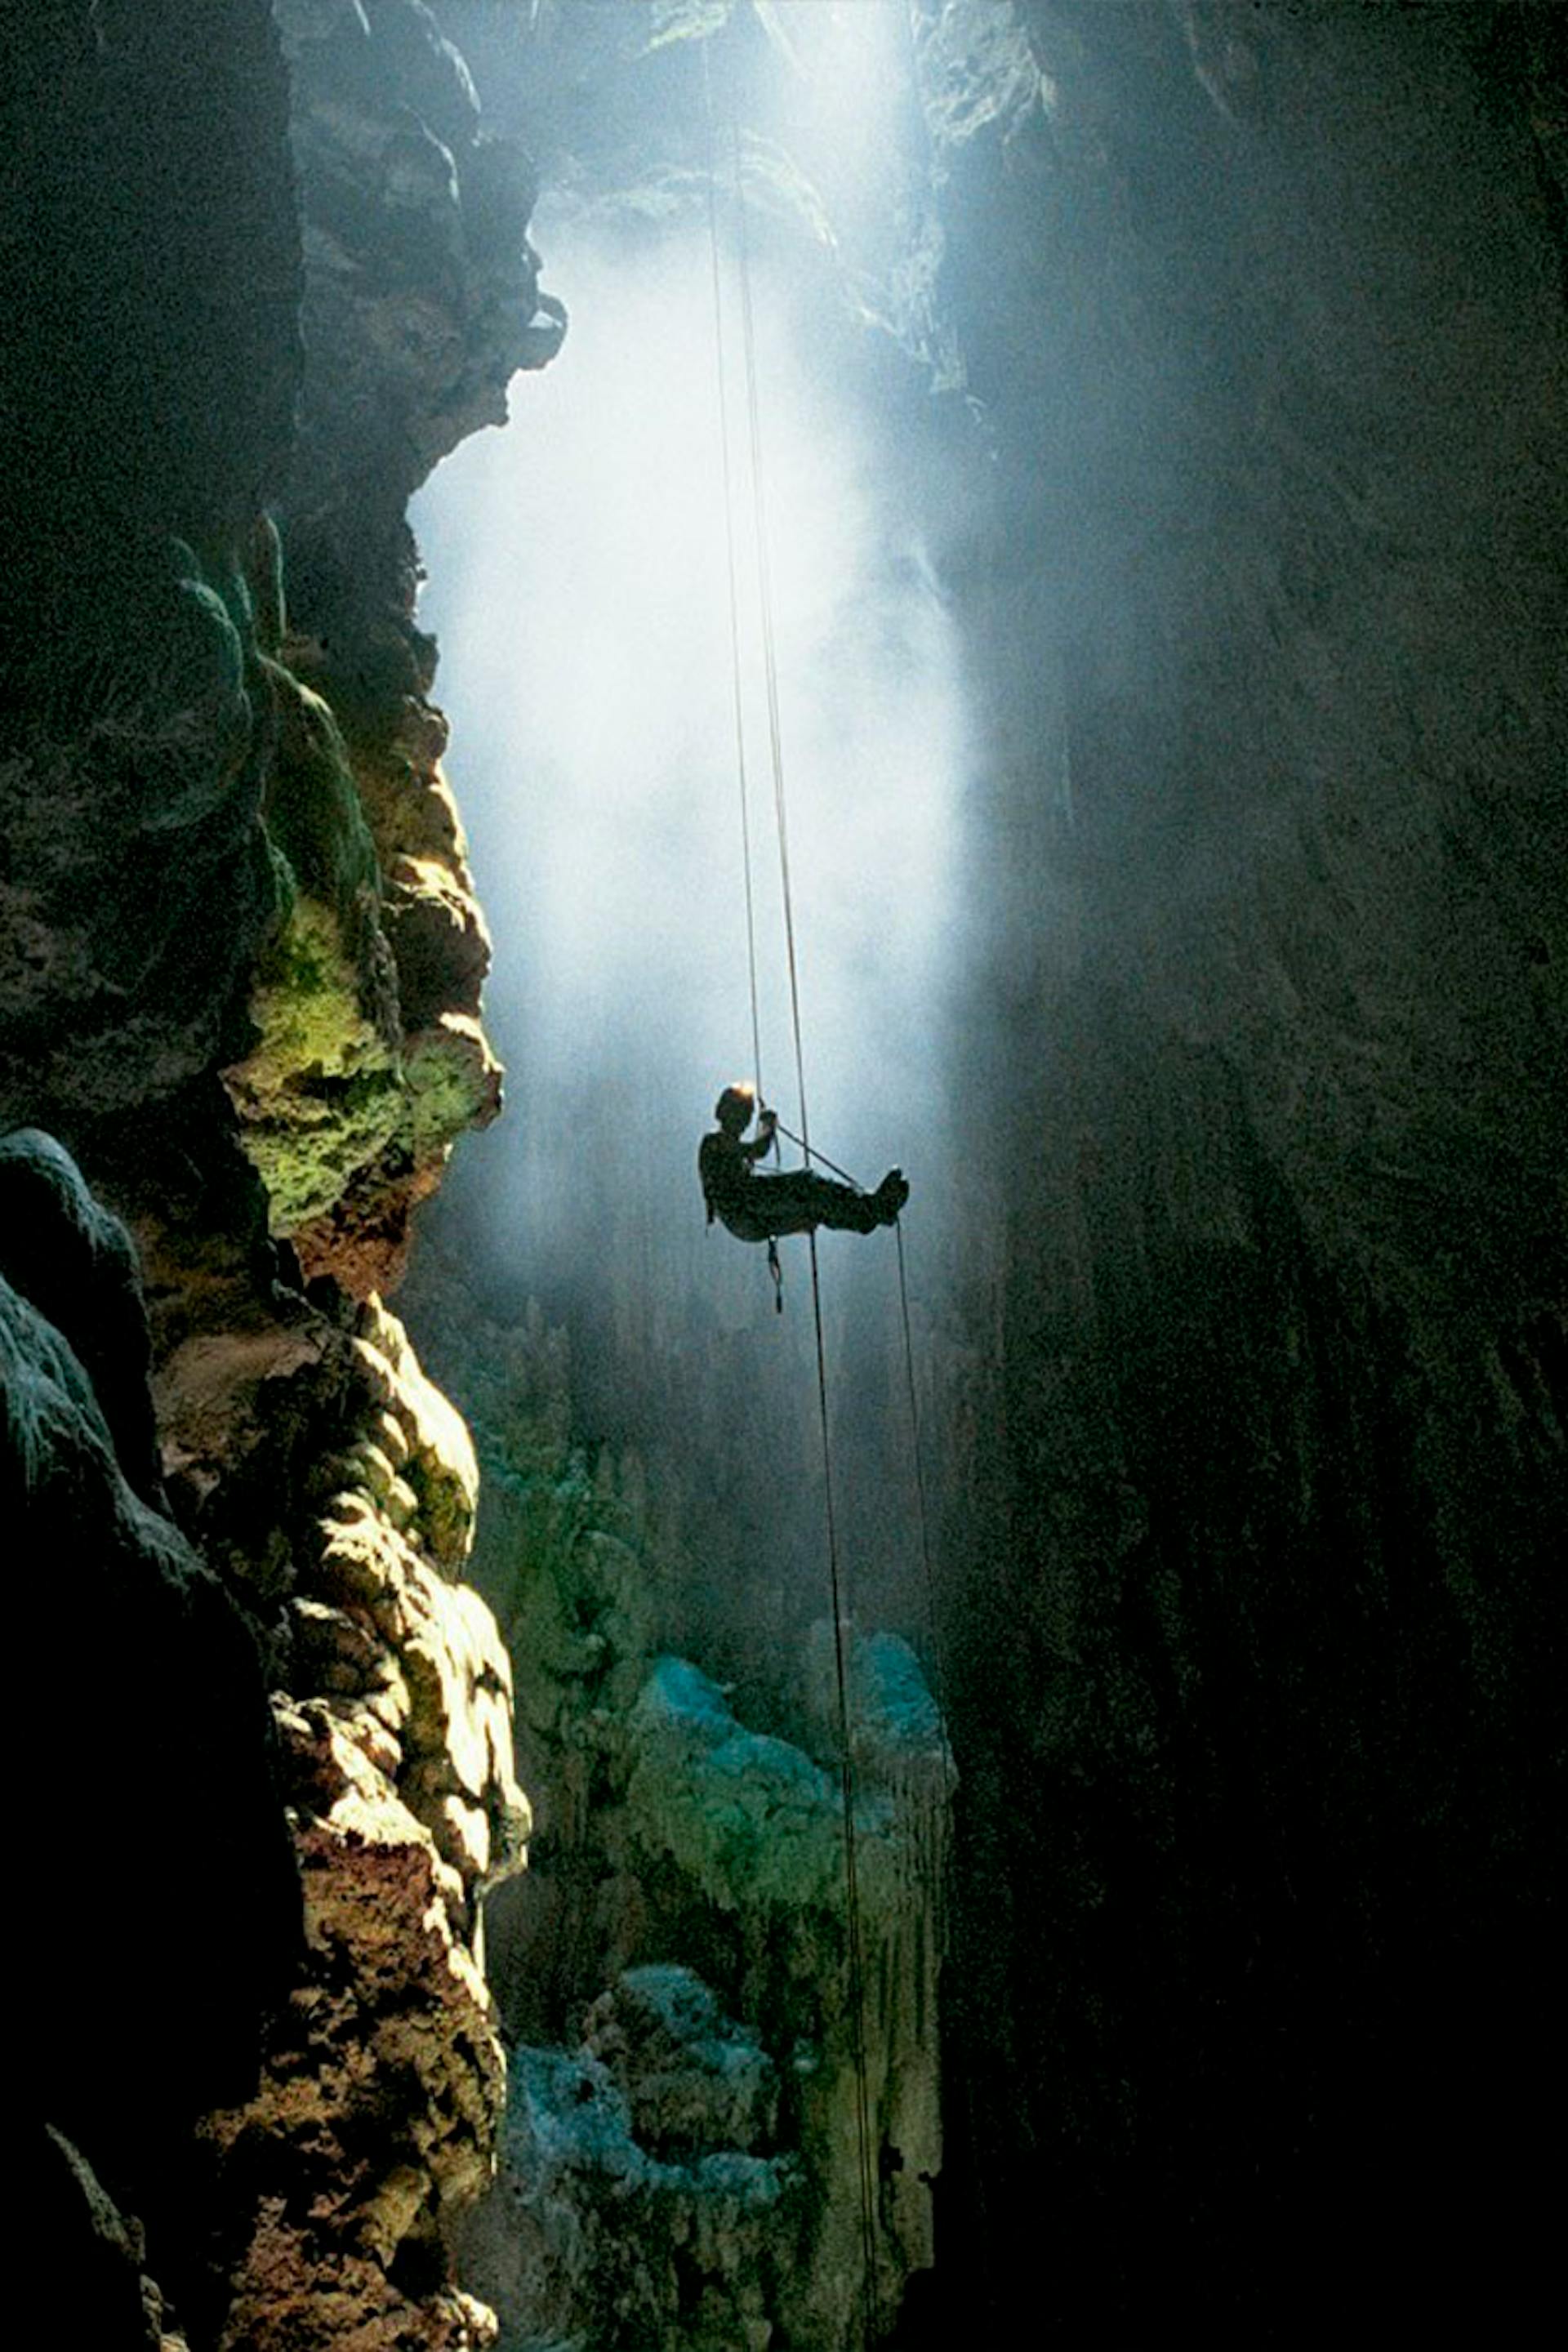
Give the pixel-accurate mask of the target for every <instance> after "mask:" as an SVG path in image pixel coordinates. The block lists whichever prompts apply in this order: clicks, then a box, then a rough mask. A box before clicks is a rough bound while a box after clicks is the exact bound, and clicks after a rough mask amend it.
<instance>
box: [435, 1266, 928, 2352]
mask: <svg viewBox="0 0 1568 2352" xmlns="http://www.w3.org/2000/svg"><path fill="white" fill-rule="evenodd" d="M413 1307H414V1311H415V1312H416V1316H417V1318H418V1321H419V1326H420V1328H421V1330H422V1332H423V1333H425V1335H426V1344H427V1345H428V1346H429V1347H430V1348H431V1349H432V1350H433V1352H434V1353H435V1355H436V1357H437V1360H439V1362H440V1364H441V1367H442V1371H443V1376H444V1378H445V1379H446V1380H447V1381H448V1382H449V1383H450V1385H451V1386H452V1388H453V1390H454V1392H455V1393H456V1394H458V1396H460V1397H461V1398H462V1400H463V1402H464V1404H465V1408H466V1410H467V1411H468V1414H469V1416H470V1418H471V1420H472V1423H473V1426H474V1430H475V1433H476V1440H477V1444H478V1447H479V1457H480V1460H481V1462H482V1463H483V1465H484V1486H483V1500H482V1505H481V1513H480V1531H479V1539H478V1546H477V1549H476V1555H475V1564H474V1573H475V1575H476V1578H477V1579H478V1580H479V1583H480V1585H481V1587H482V1589H483V1591H485V1593H486V1595H487V1597H488V1598H489V1600H490V1601H492V1602H493V1604H494V1606H495V1609H496V1612H497V1615H498V1618H499V1619H500V1623H501V1625H502V1627H503V1629H504V1631H505V1633H506V1635H507V1638H508V1642H509V1644H510V1648H511V1651H512V1654H513V1658H514V1661H515V1664H516V1668H517V1675H518V1727H519V1746H520V1753H521V1756H522V1757H523V1759H524V1764H523V1769H524V1772H525V1775H526V1777H527V1779H528V1781H529V1785H530V1788H531V1791H532V1792H533V1794H534V1796H535V1798H536V1801H537V1803H538V1806H539V1809H540V1816H541V1831H540V1836H539V1839H538V1841H537V1843H536V1851H535V1855H534V1865H535V1866H534V1868H533V1869H532V1870H531V1873H530V1877H529V1880H528V1882H527V1883H526V1885H524V1884H521V1883H519V1884H518V1885H515V1886H514V1887H512V1888H510V1889H502V1890H500V1894H499V1895H498V1897H497V1899H496V1901H495V1903H494V1905H493V1906H491V1918H490V1926H491V1930H492V1936H491V1949H492V1957H491V1967H492V1976H493V1979H494V1981H495V1984H496V1987H497V1990H498V1997H499V1999H500V2004H501V2009H502V2013H503V2017H504V2018H505V2019H506V2021H507V2022H508V2024H509V2026H510V2030H511V2032H512V2034H513V2035H514V2036H515V2046H514V2048H513V2050H512V2053H511V2058H510V2070H509V2071H510V2080H511V2084H512V2093H511V2106H510V2120H509V2123H508V2126H507V2139H506V2143H505V2146H504V2147H503V2154H502V2169H501V2177H500V2180H499V2182H498V2185H497V2188H496V2190H495V2193H494V2195H493V2197H492V2199H491V2200H490V2201H489V2205H488V2206H486V2207H483V2208H481V2209H480V2210H479V2212H478V2213H477V2214H476V2215H475V2217H474V2219H473V2221H471V2222H470V2223H468V2225H466V2226H465V2228H464V2231H463V2233H462V2238H461V2246H462V2252H463V2259H464V2263H465V2265H466V2267H467V2268H468V2273H469V2275H470V2276H471V2277H472V2279H473V2281H474V2283H475V2284H476V2286H477V2287H478V2288H479V2291H481V2292H482V2293H484V2294H486V2295H487V2296H488V2297H489V2298H490V2299H491V2300H492V2301H493V2302H494V2303H495V2305H496V2306H497V2309H498V2312H499V2313H500V2318H501V2324H502V2329H503V2338H502V2340H503V2343H504V2344H506V2345H508V2346H511V2345H516V2346H518V2347H521V2346H523V2345H525V2344H528V2343H531V2342H536V2341H542V2340H544V2339H545V2338H546V2337H547V2336H560V2337H562V2338H563V2339H570V2340H571V2341H573V2342H580V2343H582V2344H584V2345H595V2346H598V2345H604V2346H606V2347H607V2346H609V2345H612V2344H627V2345H632V2344H636V2345H637V2346H639V2347H641V2346H648V2347H652V2346H656V2345H658V2346H668V2347H671V2352H674V2347H678V2346H685V2345H688V2344H689V2343H691V2342H699V2341H700V2342H702V2343H711V2344H712V2345H714V2346H715V2347H717V2346H719V2345H721V2344H731V2343H733V2344H742V2343H755V2344H757V2345H765V2344H767V2343H769V2342H771V2341H774V2340H779V2339H783V2340H787V2341H788V2342H790V2343H792V2344H799V2345H801V2346H802V2347H816V2346H820V2347H824V2352H826V2347H834V2346H837V2345H839V2344H842V2343H844V2342H846V2341H849V2340H853V2337H854V2336H855V2333H856V2331H857V2330H858V2328H859V2327H860V2326H862V2323H863V2321H864V2318H865V2315H866V2312H867V2310H868V2308H873V2307H874V2308H875V2310H876V2311H877V2313H878V2315H879V2321H880V2324H881V2325H882V2326H887V2325H888V2324H889V2323H890V2321H891V2320H892V2318H893V2316H894V2315H895V2314H896V2312H897V2310H898V2308H899V2305H900V2299H901V2298H902V2296H903V2294H904V2293H905V2290H906V2286H907V2284H908V2282H909V2280H910V2277H911V2276H912V2275H913V2274H914V2273H918V2272H921V2271H922V2270H925V2269H927V2268H929V2266H930V2264H931V2261H932V2256H933V2216H932V2204H931V2190H932V2183H933V2181H934V2179H935V2178H936V2176H937V2174H938V2173H939V2171H940V2170H941V2164H942V2119H941V2114H940V2102H939V2083H940V2038H939V2034H938V2030H937V1986H938V1980H939V1976H940V1972H941V1967H942V1916H943V1887H944V1883H945V1876H946V1869H947V1827H948V1821H949V1816H950V1811H951V1806H952V1761H951V1758H950V1756H949V1753H948V1749H947V1746H946V1742H945V1738H944V1737H943V1734H942V1726H941V1722H940V1719H939V1717H938V1715H937V1711H936V1708H935V1706H934V1704H933V1702H932V1700H931V1694H930V1691H929V1689H928V1688H927V1685H926V1683H925V1680H924V1677H923V1675H922V1674H921V1668H920V1665H919V1664H918V1662H917V1660H916V1658H915V1656H914V1654H913V1652H912V1651H911V1650H910V1647H909V1645H908V1644H907V1643H904V1642H902V1641H900V1640H899V1639H898V1638H897V1637H895V1636H893V1635H891V1634H886V1633H881V1634H874V1635H870V1636H866V1637H858V1636H856V1635H855V1634H854V1633H853V1632H852V1631H851V1632H850V1633H849V1637H848V1641H847V1665H848V1682H847V1699H848V1705H849V1710H850V1719H851V1727H852V1749H851V1772H850V1780H851V1784H852V1790H853V1796H852V1801H853V1806H854V1812H853V1821H854V1844H855V1858H856V1874H857V1885H858V1922H857V1924H858V1950H857V1952H856V1953H855V1954H854V1955H853V1956H852V1954H851V1948H850V1930H849V1916H848V1906H847V1880H846V1868H847V1856H846V1837H845V1818H846V1816H845V1788H844V1781H843V1775H842V1755H841V1743H840V1738H839V1729H838V1696H837V1665H836V1661H835V1655H834V1643H833V1639H832V1633H831V1628H830V1627H828V1626H826V1625H822V1626H819V1627H817V1628H816V1630H815V1631H814V1632H813V1633H812V1634H811V1636H810V1638H809V1640H808V1642H807V1643H806V1645H805V1655H804V1658H803V1660H802V1662H801V1667H802V1670H801V1671H800V1672H799V1673H797V1674H796V1675H794V1676H793V1677H791V1678H790V1682H791V1686H792V1688H793V1693H794V1712H793V1717H792V1719H791V1721H790V1723H789V1726H788V1731H789V1735H790V1736H788V1737H781V1736H779V1733H778V1732H776V1731H775V1732H762V1731H758V1730H755V1729H752V1728H751V1727H749V1726H748V1725H747V1724H746V1723H745V1722H744V1721H743V1720H742V1719H741V1718H740V1717H739V1716H738V1715H737V1713H736V1712H735V1710H734V1708H733V1707H732V1706H731V1700H730V1697H729V1696H728V1695H727V1694H726V1692H725V1691H724V1690H723V1689H722V1688H721V1686H720V1685H718V1684H717V1683H716V1682H715V1681H714V1680H713V1679H712V1677H711V1676H710V1675H709V1674H707V1673H705V1672H704V1671H703V1670H702V1669H701V1668H700V1667H699V1666H698V1665H696V1664H693V1663H692V1662H690V1661H689V1660H688V1659H685V1658H682V1657H679V1656H677V1655H673V1654H669V1653H668V1652H662V1651H661V1650H660V1647H659V1640H660V1627H661V1621H662V1620H663V1619H664V1618H666V1617H667V1616H668V1612H669V1608H670V1605H671V1604H670V1598H669V1593H668V1587H669V1585H670V1583H671V1580H672V1578H671V1556H670V1551H669V1549H668V1548H669V1546H670V1543H671V1538H670V1535H669V1532H668V1528H667V1529H666V1530H665V1531H664V1532H663V1534H662V1535H659V1536H656V1535H655V1533H654V1527H653V1519H652V1515H651V1513H650V1509H649V1507H648V1504H647V1498H646V1494H645V1491H644V1486H643V1482H642V1480H641V1478H640V1476H639V1474H638V1472H637V1466H636V1465H633V1464H621V1465H616V1464H615V1463H613V1462H611V1461H610V1460H609V1459H608V1458H604V1459H601V1460H600V1461H599V1463H598V1464H597V1465H595V1464H593V1463H592V1462H591V1461H590V1459H589V1457H588V1456H587V1454H585V1453H584V1451H583V1450H582V1449H580V1448H577V1447H575V1446H574V1444H573V1443H572V1439H571V1401H570V1382H569V1378H568V1374H567V1369H566V1358H565V1349H564V1345H563V1340H562V1338H561V1335H560V1334H558V1333H552V1332H551V1331H550V1330H549V1329H548V1328H547V1327H546V1326H545V1325H544V1324H543V1322H542V1318H540V1317H539V1316H538V1314H537V1312H534V1313H532V1314H531V1315H530V1316H528V1317H527V1318H524V1320H523V1321H522V1322H521V1324H520V1325H518V1326H515V1327H512V1328H500V1327H498V1326H496V1325H494V1324H492V1323H490V1322H489V1321H488V1320H487V1318H485V1317H484V1316H483V1315H482V1313H480V1312H479V1309H478V1307H477V1306H476V1305H475V1303H474V1302H473V1301H472V1300H471V1299H466V1298H465V1297H464V1295H463V1293H462V1291H461V1288H460V1286H459V1284H458V1282H457V1280H456V1279H455V1278H454V1276H453V1272H452V1269H450V1268H446V1269H444V1270H442V1269H432V1268H431V1267H430V1266H428V1265H427V1266H426V1269H425V1271H424V1272H422V1273H421V1274H420V1275H419V1276H416V1282H415V1286H414V1294H413ZM780 1728H781V1729H783V1728H784V1727H782V1726H781V1727H780ZM862 2070H863V2071H862ZM862 2090H863V2095H864V2113H863V2122H864V2131H865V2147H864V2152H865V2156H866V2158H867V2161H868V2166H869V2169H870V2180H869V2183H868V2186H869V2190H870V2207H871V2210H870V2214H869V2234H870V2237H871V2239H872V2242H873V2249H874V2251H873V2252H872V2253H871V2254H870V2255H869V2257H868V2246H867V2234H868V2214H867V2211H866V2209H865V2206H864V2204H863V2200H862V2174H861V2158H862V2110H861V2105H860V2101H861V2095H862ZM731 2094H733V2097H732V2098H731ZM694 2329H695V2330H696V2331H697V2332H696V2333H695V2334H693V2332H692V2331H693V2330H694Z"/></svg>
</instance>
